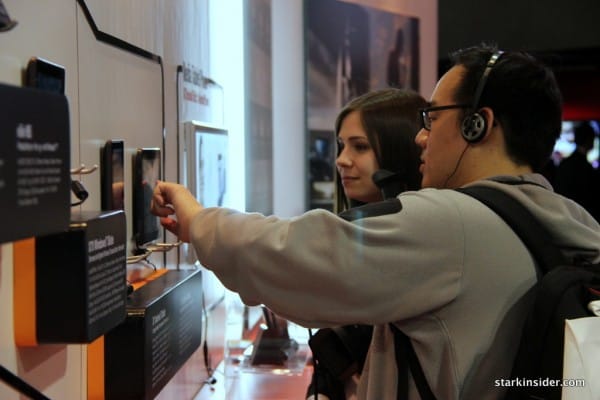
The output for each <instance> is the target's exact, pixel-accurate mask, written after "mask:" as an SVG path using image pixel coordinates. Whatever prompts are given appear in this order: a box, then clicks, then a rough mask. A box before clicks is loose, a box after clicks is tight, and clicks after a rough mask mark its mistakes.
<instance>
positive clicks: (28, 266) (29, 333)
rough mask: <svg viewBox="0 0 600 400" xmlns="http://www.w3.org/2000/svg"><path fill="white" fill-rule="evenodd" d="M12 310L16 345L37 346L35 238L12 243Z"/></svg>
mask: <svg viewBox="0 0 600 400" xmlns="http://www.w3.org/2000/svg"><path fill="white" fill-rule="evenodd" d="M13 269H14V271H13V277H14V283H13V285H14V292H13V301H14V304H13V310H14V324H15V343H16V345H17V346H37V344H38V343H37V333H36V321H35V319H36V310H35V298H36V295H35V238H29V239H24V240H19V241H17V242H14V243H13Z"/></svg>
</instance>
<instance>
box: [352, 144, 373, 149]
mask: <svg viewBox="0 0 600 400" xmlns="http://www.w3.org/2000/svg"><path fill="white" fill-rule="evenodd" d="M354 148H355V149H356V150H357V151H367V150H369V149H370V148H371V146H369V144H368V143H357V144H355V145H354Z"/></svg>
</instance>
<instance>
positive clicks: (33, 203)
mask: <svg viewBox="0 0 600 400" xmlns="http://www.w3.org/2000/svg"><path fill="white" fill-rule="evenodd" d="M0 109H1V110H2V112H1V113H0V210H2V213H3V215H4V221H3V224H2V229H0V243H5V242H11V241H15V240H19V239H23V238H27V237H33V236H39V235H45V234H49V233H53V232H59V231H65V230H67V229H68V227H69V214H70V182H69V179H70V141H69V107H68V103H67V98H66V97H65V96H64V95H62V94H56V93H51V92H46V91H42V90H37V89H30V88H21V87H16V86H9V85H4V84H0Z"/></svg>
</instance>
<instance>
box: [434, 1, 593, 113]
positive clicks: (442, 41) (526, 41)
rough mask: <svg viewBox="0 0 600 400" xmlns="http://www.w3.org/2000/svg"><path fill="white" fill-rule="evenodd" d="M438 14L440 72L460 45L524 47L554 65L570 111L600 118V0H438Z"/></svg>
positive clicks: (511, 48) (445, 67) (521, 48)
mask: <svg viewBox="0 0 600 400" xmlns="http://www.w3.org/2000/svg"><path fill="white" fill-rule="evenodd" d="M438 18H439V21H438V24H439V25H438V27H439V28H438V29H439V31H438V38H439V43H438V49H439V53H438V56H439V73H440V75H441V74H443V73H444V72H445V71H446V70H447V68H448V54H449V53H451V52H452V51H453V50H456V49H458V48H461V47H467V46H472V45H475V44H478V43H481V42H495V43H497V44H498V46H499V47H500V48H503V49H510V50H525V51H528V52H530V53H532V54H534V55H536V56H537V57H538V58H541V59H542V60H544V61H545V62H546V63H547V64H549V65H550V66H551V67H552V68H553V69H554V71H555V73H556V75H557V79H558V81H559V85H560V86H561V90H562V91H563V96H564V97H565V112H566V113H567V114H568V115H571V116H576V117H577V119H580V118H586V119H588V118H590V117H593V118H600V0H576V1H568V2H567V1H559V0H534V1H523V0H502V1H491V0H480V1H477V0H439V1H438ZM573 113H574V114H573Z"/></svg>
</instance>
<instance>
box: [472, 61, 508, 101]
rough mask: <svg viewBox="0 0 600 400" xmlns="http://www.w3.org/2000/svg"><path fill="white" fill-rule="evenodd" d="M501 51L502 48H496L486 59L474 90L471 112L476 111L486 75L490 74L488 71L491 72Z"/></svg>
mask: <svg viewBox="0 0 600 400" xmlns="http://www.w3.org/2000/svg"><path fill="white" fill-rule="evenodd" d="M503 53H504V52H503V51H502V50H498V51H496V52H495V53H494V54H492V56H491V57H490V59H489V60H488V62H487V65H486V67H485V70H484V71H483V75H481V79H479V84H478V85H477V89H476V90H475V97H473V106H472V109H471V110H472V111H473V112H477V108H478V107H479V100H480V98H481V95H482V93H483V89H484V88H485V83H486V82H487V79H488V76H489V75H490V72H492V68H494V65H495V64H496V61H498V59H499V58H500V56H501V55H502V54H503Z"/></svg>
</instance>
